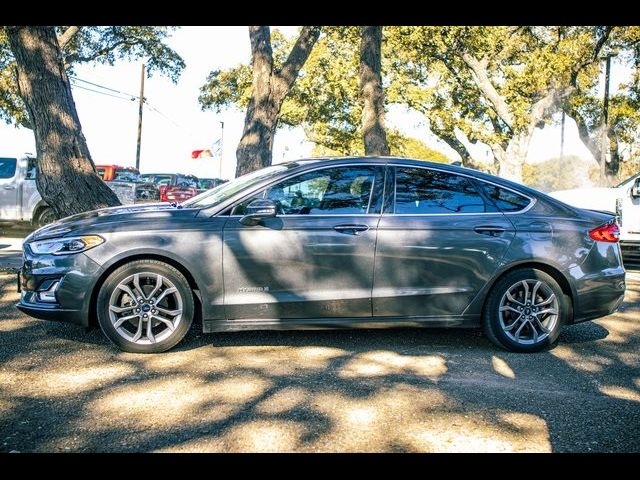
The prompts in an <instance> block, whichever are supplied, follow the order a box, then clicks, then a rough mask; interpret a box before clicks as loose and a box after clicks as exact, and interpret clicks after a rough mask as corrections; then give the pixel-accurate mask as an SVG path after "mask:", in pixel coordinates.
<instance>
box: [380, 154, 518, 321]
mask: <svg viewBox="0 0 640 480" xmlns="http://www.w3.org/2000/svg"><path fill="white" fill-rule="evenodd" d="M389 168H390V170H391V172H390V173H389V174H388V177H389V179H390V180H389V185H390V188H387V191H388V195H387V196H386V198H385V209H384V210H383V214H382V216H381V219H380V223H379V225H378V241H377V247H376V258H375V274H374V278H375V281H374V288H373V294H372V296H373V300H372V301H373V314H374V316H377V317H395V316H421V317H424V316H435V317H441V316H443V315H460V314H462V313H463V312H464V310H465V308H466V307H467V306H468V305H469V303H470V302H471V300H472V299H473V298H474V297H475V295H476V294H477V293H478V292H479V290H480V289H481V288H482V287H483V286H484V285H485V283H486V282H487V281H488V280H489V279H490V278H491V276H492V275H493V273H494V272H495V271H496V269H497V267H498V265H499V263H500V260H501V259H502V257H503V256H504V255H505V253H506V251H507V248H508V247H509V244H510V243H511V241H512V239H513V237H514V234H515V232H514V227H513V225H512V223H511V222H510V221H509V220H508V219H507V218H506V217H505V215H504V214H502V213H501V212H499V211H497V208H496V207H495V205H494V204H493V203H492V202H491V201H490V200H489V199H487V198H486V197H483V195H482V194H481V193H480V192H479V188H478V185H477V184H476V183H475V181H474V180H473V179H472V178H470V177H466V176H462V175H457V174H453V173H450V172H446V171H440V170H437V169H431V168H419V167H407V166H395V167H389ZM394 177H395V179H394Z"/></svg>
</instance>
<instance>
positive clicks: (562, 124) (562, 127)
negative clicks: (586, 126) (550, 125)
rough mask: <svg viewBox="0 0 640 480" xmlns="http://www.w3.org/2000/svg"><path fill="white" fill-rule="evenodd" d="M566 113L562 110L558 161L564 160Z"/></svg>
mask: <svg viewBox="0 0 640 480" xmlns="http://www.w3.org/2000/svg"><path fill="white" fill-rule="evenodd" d="M565 116H566V113H564V111H563V112H562V120H561V121H560V161H561V162H562V160H564V119H565Z"/></svg>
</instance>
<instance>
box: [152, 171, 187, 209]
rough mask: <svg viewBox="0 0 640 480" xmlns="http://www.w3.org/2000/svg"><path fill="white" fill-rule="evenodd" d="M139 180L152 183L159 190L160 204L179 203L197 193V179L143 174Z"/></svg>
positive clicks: (175, 174) (167, 174)
mask: <svg viewBox="0 0 640 480" xmlns="http://www.w3.org/2000/svg"><path fill="white" fill-rule="evenodd" d="M141 178H142V179H143V180H144V181H146V182H151V183H154V184H155V185H157V186H158V188H159V190H160V201H161V202H177V203H181V202H184V201H185V200H188V199H190V198H191V197H194V196H196V195H197V194H198V193H199V192H198V177H196V176H194V175H182V174H179V173H144V174H142V175H141Z"/></svg>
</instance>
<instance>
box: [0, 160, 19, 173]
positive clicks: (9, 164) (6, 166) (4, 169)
mask: <svg viewBox="0 0 640 480" xmlns="http://www.w3.org/2000/svg"><path fill="white" fill-rule="evenodd" d="M16 164H17V160H16V159H15V158H0V178H13V176H14V175H15V174H16Z"/></svg>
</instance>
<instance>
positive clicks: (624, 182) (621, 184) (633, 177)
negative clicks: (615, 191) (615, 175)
mask: <svg viewBox="0 0 640 480" xmlns="http://www.w3.org/2000/svg"><path fill="white" fill-rule="evenodd" d="M639 175H640V174H639V173H636V174H634V175H631V176H630V177H629V178H625V179H624V180H623V181H622V182H620V183H619V184H618V185H616V186H615V187H613V188H620V187H622V186H624V185H625V184H627V183H629V182H632V181H633V180H634V179H635V178H636V177H638V176H639Z"/></svg>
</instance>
